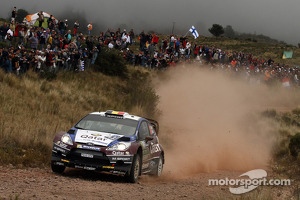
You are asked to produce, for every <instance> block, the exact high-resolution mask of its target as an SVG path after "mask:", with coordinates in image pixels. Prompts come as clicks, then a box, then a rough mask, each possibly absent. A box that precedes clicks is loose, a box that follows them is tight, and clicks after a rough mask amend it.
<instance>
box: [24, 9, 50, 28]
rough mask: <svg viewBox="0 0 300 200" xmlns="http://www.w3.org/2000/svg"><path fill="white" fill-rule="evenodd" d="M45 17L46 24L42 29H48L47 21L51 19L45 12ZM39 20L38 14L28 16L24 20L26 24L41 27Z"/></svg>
mask: <svg viewBox="0 0 300 200" xmlns="http://www.w3.org/2000/svg"><path fill="white" fill-rule="evenodd" d="M43 15H44V22H43V24H42V27H43V28H48V22H47V21H48V19H49V18H50V14H48V13H46V12H43ZM38 18H39V16H38V12H37V13H34V14H30V15H27V16H26V17H25V18H24V22H25V23H26V24H27V25H31V26H39V22H38Z"/></svg>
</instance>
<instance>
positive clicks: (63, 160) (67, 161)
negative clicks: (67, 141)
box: [61, 159, 70, 163]
mask: <svg viewBox="0 0 300 200" xmlns="http://www.w3.org/2000/svg"><path fill="white" fill-rule="evenodd" d="M61 161H62V162H66V163H69V162H70V161H69V160H66V159H61Z"/></svg>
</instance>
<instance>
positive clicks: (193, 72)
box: [157, 66, 299, 178]
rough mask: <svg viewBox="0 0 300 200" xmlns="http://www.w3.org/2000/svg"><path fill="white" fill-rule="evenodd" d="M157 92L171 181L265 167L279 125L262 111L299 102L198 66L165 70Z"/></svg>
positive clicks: (281, 91)
mask: <svg viewBox="0 0 300 200" xmlns="http://www.w3.org/2000/svg"><path fill="white" fill-rule="evenodd" d="M157 92H158V95H159V96H160V103H159V109H160V111H161V116H160V119H159V122H160V125H161V128H160V135H159V137H160V138H161V143H162V144H163V145H164V148H165V158H166V163H165V168H164V174H167V175H166V176H167V177H168V176H169V177H172V178H176V177H177V178H183V177H186V176H190V175H193V174H197V173H202V172H213V171H216V170H235V171H243V170H244V171H246V170H252V169H256V168H262V169H266V168H267V166H268V161H269V159H270V154H271V152H272V148H273V144H274V142H275V141H276V133H277V132H276V128H277V127H276V126H277V125H276V124H275V123H274V122H273V123H271V122H270V121H267V119H263V118H262V117H261V115H260V113H261V111H264V110H267V109H277V108H279V109H289V108H295V107H293V106H297V103H298V102H299V98H298V99H297V97H296V96H293V94H292V92H291V91H288V90H287V89H283V88H277V89H271V88H270V87H267V86H265V85H264V84H249V83H248V82H246V81H245V80H243V78H235V77H229V76H227V75H224V74H223V73H220V72H215V71H210V70H205V69H204V67H201V68H199V66H198V67H195V66H186V67H177V68H175V69H172V70H170V71H168V72H166V74H165V77H164V78H160V79H159V80H158V83H157Z"/></svg>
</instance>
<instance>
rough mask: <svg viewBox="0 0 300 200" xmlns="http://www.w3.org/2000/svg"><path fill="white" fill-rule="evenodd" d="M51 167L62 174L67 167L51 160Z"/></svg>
mask: <svg viewBox="0 0 300 200" xmlns="http://www.w3.org/2000/svg"><path fill="white" fill-rule="evenodd" d="M51 169H52V171H53V172H54V173H58V174H62V173H63V172H64V171H65V169H66V167H65V166H61V165H55V164H54V163H53V162H51Z"/></svg>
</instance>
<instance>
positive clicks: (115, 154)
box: [111, 151, 125, 156]
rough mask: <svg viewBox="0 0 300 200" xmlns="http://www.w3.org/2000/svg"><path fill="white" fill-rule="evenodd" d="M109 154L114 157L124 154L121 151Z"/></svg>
mask: <svg viewBox="0 0 300 200" xmlns="http://www.w3.org/2000/svg"><path fill="white" fill-rule="evenodd" d="M111 154H112V155H114V156H124V155H125V152H122V151H113V152H111Z"/></svg>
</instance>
